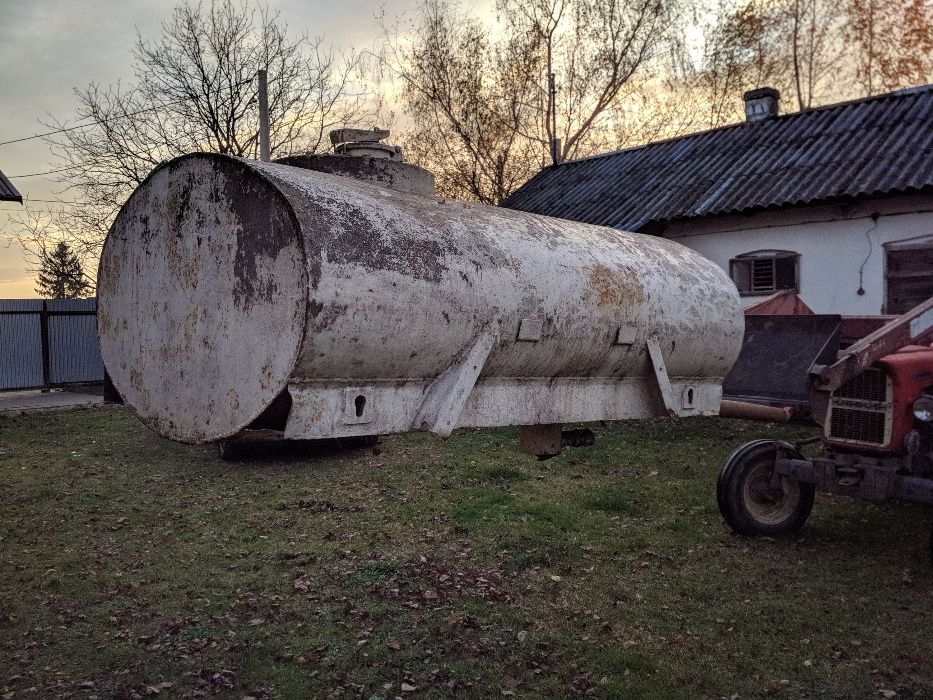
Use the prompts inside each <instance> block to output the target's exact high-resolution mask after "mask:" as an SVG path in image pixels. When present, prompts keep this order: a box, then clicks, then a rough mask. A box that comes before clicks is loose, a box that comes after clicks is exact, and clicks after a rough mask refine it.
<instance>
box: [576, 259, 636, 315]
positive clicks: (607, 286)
mask: <svg viewBox="0 0 933 700" xmlns="http://www.w3.org/2000/svg"><path fill="white" fill-rule="evenodd" d="M587 281H588V283H589V287H590V290H591V291H592V292H593V294H595V295H596V306H600V307H602V306H625V305H633V304H634V305H637V304H641V303H643V302H644V301H645V287H644V285H643V284H642V283H641V281H640V280H639V279H638V275H637V274H636V273H635V271H634V270H630V269H628V268H624V267H623V268H617V269H612V268H609V267H606V266H605V265H600V264H596V265H593V266H592V267H591V268H589V270H588V271H587Z"/></svg>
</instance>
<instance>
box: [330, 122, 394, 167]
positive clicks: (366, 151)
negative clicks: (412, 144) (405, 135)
mask: <svg viewBox="0 0 933 700" xmlns="http://www.w3.org/2000/svg"><path fill="white" fill-rule="evenodd" d="M389 133H390V132H389V130H388V129H334V130H333V131H331V132H330V142H331V144H332V145H333V146H334V153H336V154H338V155H344V156H357V157H359V156H363V157H369V158H382V159H386V160H398V161H403V160H404V158H402V149H401V148H399V147H398V146H390V145H389V144H387V143H382V141H383V140H384V139H387V138H389Z"/></svg>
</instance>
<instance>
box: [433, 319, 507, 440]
mask: <svg viewBox="0 0 933 700" xmlns="http://www.w3.org/2000/svg"><path fill="white" fill-rule="evenodd" d="M496 328H498V326H497V325H494V324H490V325H489V326H487V327H486V328H485V330H483V331H482V332H481V333H480V334H479V336H478V337H477V339H476V340H475V341H474V342H473V344H472V345H471V346H469V347H468V348H467V349H466V351H465V352H462V353H461V355H460V358H459V360H458V361H457V362H455V363H454V364H453V365H452V366H451V367H449V368H448V369H447V370H446V371H445V372H444V373H443V374H441V375H440V376H439V377H438V378H437V379H435V380H434V382H432V384H431V386H429V387H428V389H427V392H426V394H425V397H424V401H422V403H421V408H420V409H419V410H418V416H417V418H416V419H415V426H417V427H420V429H421V430H427V431H429V432H431V433H434V434H435V435H439V436H440V437H448V436H449V435H450V434H451V433H452V432H453V431H454V428H455V427H456V426H457V419H458V418H460V413H461V412H462V411H463V407H464V406H465V405H466V402H467V399H468V398H469V397H470V392H471V391H473V387H474V386H475V385H476V380H477V379H478V378H479V374H480V372H482V371H483V365H485V364H486V358H488V357H489V353H490V352H492V348H493V346H495V344H496V339H497V338H498V333H497V331H496Z"/></svg>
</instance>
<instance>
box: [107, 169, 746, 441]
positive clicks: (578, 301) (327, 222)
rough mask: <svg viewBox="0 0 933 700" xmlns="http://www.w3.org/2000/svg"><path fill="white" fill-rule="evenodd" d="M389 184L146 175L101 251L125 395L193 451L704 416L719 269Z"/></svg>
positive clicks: (113, 362) (720, 332) (726, 320)
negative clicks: (277, 439)
mask: <svg viewBox="0 0 933 700" xmlns="http://www.w3.org/2000/svg"><path fill="white" fill-rule="evenodd" d="M402 189H405V188H402ZM402 189H393V188H388V187H384V186H381V185H380V184H379V183H378V182H375V183H374V182H362V181H358V180H355V179H350V178H347V177H342V176H340V175H336V174H330V173H324V172H316V171H312V170H308V169H306V168H301V167H295V166H293V165H286V164H282V163H262V162H257V161H250V160H244V159H238V158H233V157H228V156H222V155H216V154H192V155H188V156H184V157H181V158H177V159H175V160H172V161H170V162H168V163H165V164H163V165H161V166H159V167H158V168H156V170H155V171H154V172H153V173H152V174H151V175H150V176H149V178H148V179H147V180H146V181H145V182H144V183H143V184H142V185H140V187H139V188H138V189H137V190H136V191H135V192H134V193H133V195H132V196H131V197H130V198H129V200H128V201H127V203H126V204H125V206H124V207H123V209H122V210H121V212H120V214H119V216H118V217H117V219H116V221H115V223H114V224H113V226H112V228H111V230H110V233H109V235H108V237H107V240H106V242H105V245H104V248H103V252H102V255H101V261H100V271H99V282H98V285H99V286H98V309H99V311H98V326H99V333H100V342H101V350H102V354H103V358H104V362H105V364H106V367H107V370H108V372H109V374H110V376H111V378H112V381H113V384H114V386H115V387H116V389H117V390H118V391H119V393H120V394H121V396H122V397H123V399H124V401H125V402H126V403H127V404H129V405H130V406H131V407H132V408H133V409H134V410H135V411H136V413H137V414H138V415H139V418H140V419H141V420H142V422H143V423H144V424H145V425H147V426H149V427H150V428H152V429H153V430H155V431H156V432H158V433H160V434H162V435H164V436H166V437H169V438H172V439H174V440H179V441H183V442H191V443H199V442H210V441H217V440H222V439H225V438H228V437H230V436H235V435H237V434H242V431H244V430H245V429H249V428H256V427H266V428H272V429H274V430H276V431H278V433H279V434H281V435H282V436H284V437H285V438H287V439H311V438H331V437H344V436H355V435H376V434H388V433H395V432H405V431H412V430H427V431H431V432H433V433H435V434H438V435H448V434H449V433H450V432H451V431H452V430H454V429H455V428H457V427H464V426H502V425H522V426H540V425H551V424H560V423H570V422H579V421H596V420H616V419H627V418H642V417H648V416H656V415H668V414H673V415H680V416H686V415H712V414H715V413H716V412H717V410H718V408H719V404H720V399H721V394H722V380H723V377H724V376H725V375H726V374H727V373H728V371H729V369H730V367H731V366H732V363H733V362H734V360H735V359H736V357H737V355H738V353H739V349H740V347H741V343H742V333H743V316H742V311H741V306H740V303H739V297H738V294H737V292H736V289H735V286H734V284H733V283H732V282H731V280H730V279H729V278H728V276H726V274H725V273H724V272H723V271H722V270H721V269H720V268H719V267H717V266H716V265H715V264H714V263H712V262H710V261H709V260H707V259H705V258H703V257H701V256H700V255H699V254H697V253H695V252H693V251H691V250H689V249H687V248H685V247H683V246H681V245H679V244H677V243H673V242H671V241H667V240H663V239H660V238H656V237H650V236H645V235H640V234H631V233H625V232H622V231H617V230H614V229H610V228H603V227H598V226H590V225H586V224H580V223H573V222H569V221H563V220H558V219H553V218H548V217H544V216H538V215H533V214H526V213H522V212H517V211H511V210H507V209H500V208H496V207H490V206H483V205H480V204H473V203H467V202H462V201H454V200H450V199H443V198H437V197H434V196H431V195H426V194H418V193H416V192H411V191H402ZM409 189H410V188H409Z"/></svg>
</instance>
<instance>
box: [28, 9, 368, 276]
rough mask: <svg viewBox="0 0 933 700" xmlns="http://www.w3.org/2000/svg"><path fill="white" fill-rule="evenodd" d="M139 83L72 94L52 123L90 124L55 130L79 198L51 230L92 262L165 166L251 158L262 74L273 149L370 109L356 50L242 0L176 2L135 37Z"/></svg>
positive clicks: (321, 135) (60, 159) (32, 240)
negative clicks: (132, 201) (350, 52)
mask: <svg viewBox="0 0 933 700" xmlns="http://www.w3.org/2000/svg"><path fill="white" fill-rule="evenodd" d="M132 57H133V79H132V81H131V82H129V83H128V84H121V83H117V84H116V85H111V86H108V87H104V86H101V85H98V84H95V83H92V84H90V85H89V86H88V87H87V88H85V89H83V90H76V96H77V99H78V108H77V111H76V114H75V115H74V117H73V120H71V121H70V122H63V121H59V120H56V119H52V120H51V122H50V123H49V124H47V125H48V126H49V127H50V128H53V129H64V128H67V127H68V126H69V125H70V124H72V123H76V124H89V125H90V126H89V127H88V128H80V129H74V130H69V131H65V132H64V133H60V134H56V135H54V136H51V137H49V141H50V145H51V148H52V151H53V153H54V154H55V156H56V157H57V159H56V161H55V162H54V163H53V164H52V165H51V168H50V169H52V170H61V171H62V172H61V175H60V183H61V184H62V185H63V192H68V193H69V195H70V197H71V198H72V199H73V200H75V201H76V202H77V204H75V205H71V206H68V207H67V208H65V209H64V210H63V213H62V214H61V216H60V218H59V220H58V221H57V222H56V226H59V227H61V229H60V230H59V231H58V232H57V235H60V234H61V231H62V230H63V231H65V232H67V236H68V238H69V239H70V240H71V242H72V246H73V247H74V248H75V249H76V250H77V252H78V253H80V254H82V255H83V256H85V257H87V258H88V259H89V260H93V258H94V257H95V254H96V252H97V251H98V250H99V246H100V244H101V242H102V241H103V238H104V236H105V234H106V231H107V230H108V228H109V226H110V223H111V222H112V220H113V218H114V216H115V215H116V212H117V211H118V210H119V207H120V206H122V204H123V202H124V201H125V200H126V198H127V197H128V195H129V193H130V192H132V190H133V189H134V188H135V187H136V186H138V185H139V184H140V183H141V182H142V181H143V180H144V179H145V177H146V176H147V175H148V174H149V172H150V171H151V170H152V169H153V168H154V167H155V166H156V165H158V164H159V163H160V162H162V161H164V160H166V159H169V158H172V157H174V156H177V155H180V154H183V153H188V152H192V151H216V152H219V153H228V154H232V155H237V156H246V157H256V155H257V152H258V141H259V121H258V110H257V106H256V95H257V84H256V74H257V72H258V71H259V70H260V69H265V70H266V71H267V73H268V76H269V93H268V94H269V111H270V119H271V139H270V141H271V152H272V154H273V155H274V156H281V155H288V154H290V153H293V152H299V151H301V152H314V151H317V150H319V149H321V148H322V147H323V145H324V143H325V138H326V134H327V132H328V130H329V129H330V128H332V127H333V126H336V125H345V124H351V125H352V124H356V123H359V122H360V121H361V120H362V119H363V118H364V116H365V109H364V100H363V99H362V97H361V96H354V95H352V94H350V90H351V84H352V81H353V77H354V70H355V68H356V59H355V58H354V57H353V56H342V57H341V56H335V55H334V53H333V52H332V51H330V50H327V49H325V48H324V47H323V44H322V40H321V39H319V38H318V39H310V38H308V37H307V36H305V35H301V36H290V35H289V33H288V28H287V25H286V23H285V22H284V20H282V18H281V17H280V15H279V13H277V12H274V11H272V10H270V9H269V8H268V7H267V6H263V5H260V6H258V7H251V6H250V5H248V4H247V1H246V0H243V2H242V3H237V2H235V1H234V0H211V1H210V3H209V4H206V5H204V4H198V5H191V4H183V5H179V6H177V7H176V8H175V9H174V11H173V13H172V15H171V17H170V18H169V19H168V20H167V21H165V22H163V24H162V31H161V36H159V37H158V38H157V39H154V40H150V39H146V38H143V37H142V36H138V37H137V41H136V45H135V48H134V50H133V54H132ZM16 223H17V224H18V226H17V227H16V228H17V233H16V235H17V236H18V239H19V242H20V243H21V244H23V245H26V246H29V245H31V246H33V247H34V246H35V245H36V239H37V234H43V232H44V233H45V234H48V233H51V231H44V229H43V227H42V226H36V225H34V223H33V225H30V222H29V221H28V220H26V219H23V220H21V221H18V222H16Z"/></svg>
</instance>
